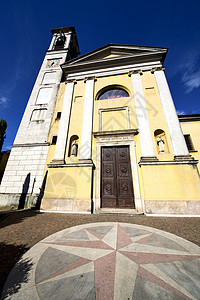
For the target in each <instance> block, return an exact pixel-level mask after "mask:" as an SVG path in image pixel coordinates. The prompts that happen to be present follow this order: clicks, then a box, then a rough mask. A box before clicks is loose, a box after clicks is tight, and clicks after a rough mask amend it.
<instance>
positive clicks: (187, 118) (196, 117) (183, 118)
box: [178, 114, 200, 122]
mask: <svg viewBox="0 0 200 300" xmlns="http://www.w3.org/2000/svg"><path fill="white" fill-rule="evenodd" d="M178 118H179V121H180V122H194V121H200V114H189V115H178Z"/></svg>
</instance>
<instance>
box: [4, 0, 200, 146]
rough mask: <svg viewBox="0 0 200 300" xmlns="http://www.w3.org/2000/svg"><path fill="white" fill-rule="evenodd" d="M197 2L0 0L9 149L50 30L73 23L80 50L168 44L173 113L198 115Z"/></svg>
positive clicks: (199, 56)
mask: <svg viewBox="0 0 200 300" xmlns="http://www.w3.org/2000/svg"><path fill="white" fill-rule="evenodd" d="M199 12H200V1H199V0H192V1H187V0H182V1H180V0H179V1H178V0H168V1H160V0H159V1H158V0H152V1H149V0H143V1H142V0H140V1H138V0H137V1H136V0H128V1H127V0H124V1H119V0H115V1H109V0H107V1H105V0H102V1H91V0H89V1H87V0H86V1H80V0H76V1H68V0H65V1H63V0H60V1H59V0H57V1H51V0H49V1H46V0H40V1H38V0H34V1H33V0H29V1H28V0H17V1H16V0H8V1H1V2H0V28H1V30H0V39H1V47H0V54H1V72H0V119H1V118H4V119H6V120H7V123H8V129H7V134H6V135H7V138H6V140H5V143H4V147H3V150H7V149H10V147H11V145H12V143H13V141H14V137H15V135H16V132H17V129H18V127H19V124H20V120H21V118H22V115H23V112H24V109H25V107H26V103H27V101H28V99H29V96H30V93H31V90H32V87H33V85H34V82H35V79H36V77H37V74H38V71H39V68H40V65H41V63H42V60H43V58H44V54H45V50H47V49H48V46H49V43H50V40H51V31H50V29H51V28H57V27H65V26H75V28H76V32H77V36H78V41H79V46H80V49H81V54H84V53H86V52H89V51H91V50H93V49H95V48H98V47H101V46H103V45H105V44H108V43H121V44H133V45H145V46H155V47H156V46H158V47H168V48H169V51H168V54H167V58H166V60H165V64H164V66H165V68H166V76H167V79H168V82H169V86H170V89H171V92H172V96H173V99H174V102H175V106H176V109H177V111H178V113H181V114H190V113H200V105H199V101H200V18H199Z"/></svg>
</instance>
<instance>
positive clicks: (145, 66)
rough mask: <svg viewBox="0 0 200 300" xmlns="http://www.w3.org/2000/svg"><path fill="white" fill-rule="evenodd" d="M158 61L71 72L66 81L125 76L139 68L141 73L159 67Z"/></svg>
mask: <svg viewBox="0 0 200 300" xmlns="http://www.w3.org/2000/svg"><path fill="white" fill-rule="evenodd" d="M160 66H161V63H160V61H156V62H145V63H141V62H140V63H138V64H130V65H125V66H117V67H110V68H97V69H96V70H91V71H90V70H87V71H79V72H73V73H71V74H68V76H67V78H68V79H73V78H76V80H82V79H84V78H85V77H86V76H95V77H96V78H97V77H105V76H110V75H111V76H113V75H119V74H127V73H128V72H130V71H133V70H137V71H138V68H141V70H140V71H141V72H143V71H150V70H151V69H152V68H157V67H160Z"/></svg>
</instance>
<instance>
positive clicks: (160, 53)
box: [61, 44, 168, 78]
mask: <svg viewBox="0 0 200 300" xmlns="http://www.w3.org/2000/svg"><path fill="white" fill-rule="evenodd" d="M167 50H168V49H167V48H161V47H149V46H135V45H121V44H108V45H106V46H103V47H101V48H98V49H96V50H93V51H91V52H88V53H86V54H83V55H81V56H78V57H76V58H74V59H72V60H69V61H67V62H66V63H64V64H63V65H62V66H61V67H62V69H63V72H64V73H65V75H66V77H68V78H69V77H70V76H72V77H73V75H72V74H75V77H76V78H77V76H79V77H81V76H82V77H83V76H86V77H87V75H90V74H97V73H99V72H101V70H103V72H104V71H105V70H106V72H111V70H115V71H116V70H122V69H123V70H124V69H125V68H128V69H129V70H133V68H134V66H135V67H136V68H137V69H138V68H140V66H141V68H142V67H143V66H144V65H145V66H147V65H149V66H151V67H152V66H155V65H158V66H162V64H163V62H164V59H165V56H166V53H167ZM120 72H121V71H120ZM78 74H79V75H78ZM82 77H81V78H82Z"/></svg>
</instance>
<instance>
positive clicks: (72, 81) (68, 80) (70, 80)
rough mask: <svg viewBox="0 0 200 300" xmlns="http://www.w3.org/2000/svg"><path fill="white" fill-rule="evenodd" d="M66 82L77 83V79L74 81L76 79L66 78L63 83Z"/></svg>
mask: <svg viewBox="0 0 200 300" xmlns="http://www.w3.org/2000/svg"><path fill="white" fill-rule="evenodd" d="M67 83H74V84H77V81H76V79H67V80H65V84H67Z"/></svg>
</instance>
